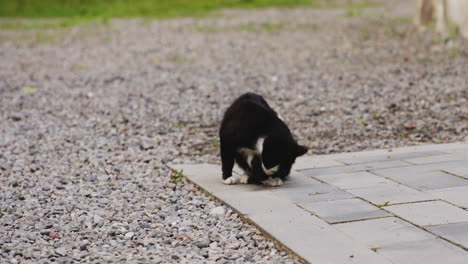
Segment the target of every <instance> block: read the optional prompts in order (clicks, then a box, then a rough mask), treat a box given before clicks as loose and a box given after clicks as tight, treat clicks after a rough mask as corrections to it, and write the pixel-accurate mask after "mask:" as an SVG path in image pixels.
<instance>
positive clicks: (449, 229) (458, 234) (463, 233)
mask: <svg viewBox="0 0 468 264" xmlns="http://www.w3.org/2000/svg"><path fill="white" fill-rule="evenodd" d="M427 229H428V230H429V231H431V232H433V233H434V234H437V235H439V236H441V237H443V238H446V239H448V240H450V241H452V242H454V243H457V244H459V245H462V246H463V247H465V248H466V249H468V223H458V224H448V225H438V226H429V227H427Z"/></svg>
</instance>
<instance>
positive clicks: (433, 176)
mask: <svg viewBox="0 0 468 264" xmlns="http://www.w3.org/2000/svg"><path fill="white" fill-rule="evenodd" d="M388 178H390V179H392V180H394V181H396V182H399V183H402V184H404V185H408V186H410V187H413V188H415V189H419V190H433V189H442V188H449V187H456V186H463V185H468V180H467V179H463V178H460V177H457V176H453V175H450V174H448V173H445V172H442V171H425V172H406V173H405V172H402V174H400V175H392V176H389V177H388Z"/></svg>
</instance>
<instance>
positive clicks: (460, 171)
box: [444, 161, 468, 178]
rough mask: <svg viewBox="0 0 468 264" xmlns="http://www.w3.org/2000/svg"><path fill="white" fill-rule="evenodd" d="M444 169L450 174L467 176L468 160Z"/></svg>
mask: <svg viewBox="0 0 468 264" xmlns="http://www.w3.org/2000/svg"><path fill="white" fill-rule="evenodd" d="M444 171H446V172H448V173H450V174H454V175H457V176H461V177H465V178H467V177H468V161H467V162H466V164H463V165H461V166H458V167H454V168H449V169H446V170H444Z"/></svg>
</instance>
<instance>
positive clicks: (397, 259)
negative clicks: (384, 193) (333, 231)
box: [334, 217, 468, 264]
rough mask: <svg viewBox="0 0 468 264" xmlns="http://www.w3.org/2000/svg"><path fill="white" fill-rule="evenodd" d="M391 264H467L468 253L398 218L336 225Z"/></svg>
mask: <svg viewBox="0 0 468 264" xmlns="http://www.w3.org/2000/svg"><path fill="white" fill-rule="evenodd" d="M334 227H335V228H337V229H338V230H340V231H342V232H344V233H345V234H347V235H349V236H350V237H352V238H354V239H356V240H357V241H361V242H363V243H365V244H366V245H367V246H368V247H369V248H371V249H372V250H374V251H376V252H377V253H378V254H380V255H382V256H384V257H385V258H387V259H389V260H390V261H391V262H392V263H398V264H400V263H402V264H415V263H424V264H426V263H434V264H436V263H437V264H440V263H453V264H461V263H465V262H466V259H467V257H468V253H466V252H465V251H463V250H462V249H460V248H458V247H456V246H454V245H452V244H450V243H448V242H446V241H444V240H442V239H438V238H436V237H435V236H434V235H432V234H430V233H428V232H426V231H424V230H423V229H420V228H418V227H416V226H414V225H411V224H409V223H407V222H405V221H403V220H401V219H398V218H395V217H388V218H380V219H371V220H365V221H358V222H351V223H343V224H336V225H334Z"/></svg>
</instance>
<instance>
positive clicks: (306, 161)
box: [293, 156, 344, 170]
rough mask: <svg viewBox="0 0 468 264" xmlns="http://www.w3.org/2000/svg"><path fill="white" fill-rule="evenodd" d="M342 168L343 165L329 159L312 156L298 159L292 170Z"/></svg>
mask: <svg viewBox="0 0 468 264" xmlns="http://www.w3.org/2000/svg"><path fill="white" fill-rule="evenodd" d="M337 166H344V163H342V162H338V161H336V160H333V159H331V158H326V157H320V158H318V157H314V156H305V157H299V158H297V159H296V162H295V163H294V166H293V170H304V169H314V168H326V167H337Z"/></svg>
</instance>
